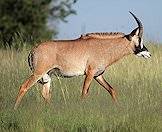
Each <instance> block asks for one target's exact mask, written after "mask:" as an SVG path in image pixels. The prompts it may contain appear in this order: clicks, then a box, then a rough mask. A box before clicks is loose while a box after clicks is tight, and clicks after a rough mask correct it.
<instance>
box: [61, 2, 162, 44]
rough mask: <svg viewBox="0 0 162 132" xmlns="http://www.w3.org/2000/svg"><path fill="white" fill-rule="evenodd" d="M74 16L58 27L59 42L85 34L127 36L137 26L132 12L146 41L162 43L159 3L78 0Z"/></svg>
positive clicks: (161, 13)
mask: <svg viewBox="0 0 162 132" xmlns="http://www.w3.org/2000/svg"><path fill="white" fill-rule="evenodd" d="M73 7H74V9H75V10H76V11H77V15H71V16H69V17H68V18H67V19H66V20H68V23H60V24H59V35H58V38H59V39H73V38H77V37H78V36H80V34H82V33H86V32H115V31H119V32H124V33H126V34H127V33H129V32H131V30H133V29H134V28H136V26H137V24H136V22H135V20H134V19H133V17H132V16H131V15H130V14H129V13H128V12H129V11H132V12H133V13H134V14H135V15H136V16H137V17H138V18H139V19H140V20H141V21H142V23H143V26H144V34H145V39H147V40H148V39H149V40H153V41H156V42H162V28H161V27H162V0H78V1H77V3H76V4H75V5H74V6H73Z"/></svg>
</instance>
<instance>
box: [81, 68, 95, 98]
mask: <svg viewBox="0 0 162 132" xmlns="http://www.w3.org/2000/svg"><path fill="white" fill-rule="evenodd" d="M93 77H94V70H92V69H91V68H88V70H87V73H86V77H85V80H84V84H83V89H82V98H84V97H86V96H87V95H88V91H89V87H90V84H91V82H92V80H93Z"/></svg>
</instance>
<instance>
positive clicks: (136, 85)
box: [0, 45, 162, 132]
mask: <svg viewBox="0 0 162 132" xmlns="http://www.w3.org/2000/svg"><path fill="white" fill-rule="evenodd" d="M161 49H162V46H161V45H152V46H149V51H150V52H151V53H152V57H151V58H150V59H147V60H145V59H143V58H139V57H135V56H134V55H132V56H131V55H130V56H129V57H126V58H124V59H122V60H121V61H119V62H117V63H116V64H115V65H112V66H111V67H109V69H108V70H107V73H105V74H104V76H105V78H106V80H107V81H108V82H109V83H110V84H112V86H114V87H115V88H116V90H117V93H118V94H117V97H118V104H117V105H115V104H114V103H113V102H112V99H111V97H110V95H109V93H108V92H107V91H106V90H105V89H103V88H102V87H101V86H100V85H98V84H97V83H96V82H95V81H93V82H92V85H91V87H90V91H89V92H90V95H89V96H88V97H87V98H86V99H85V100H81V99H80V95H81V87H82V83H83V78H84V77H74V78H64V79H61V78H60V80H58V79H57V78H56V77H55V76H53V78H52V86H51V90H52V99H51V103H50V104H46V103H45V102H44V100H43V98H42V97H41V90H42V86H41V85H38V84H36V85H35V86H33V87H32V88H31V89H30V90H29V91H28V92H27V94H26V95H25V96H24V97H23V100H22V102H21V104H20V107H19V108H18V110H16V111H14V110H13V107H14V103H15V98H16V96H17V94H18V90H19V86H20V85H21V84H22V83H23V81H24V80H25V79H26V78H28V76H29V75H30V74H31V71H30V70H29V67H28V65H27V55H28V51H27V49H23V50H21V51H20V52H17V51H15V50H14V49H13V50H2V49H1V50H0V60H1V63H0V77H1V79H0V131H1V132H6V131H15V132H23V131H26V132H40V131H44V132H52V131H54V132H64V131H67V132H162V125H161V124H162V98H161V95H162V81H161V79H162V57H161V56H162V50H161Z"/></svg>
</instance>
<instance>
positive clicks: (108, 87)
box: [95, 75, 117, 102]
mask: <svg viewBox="0 0 162 132" xmlns="http://www.w3.org/2000/svg"><path fill="white" fill-rule="evenodd" d="M95 80H96V81H97V82H98V83H99V84H100V85H101V86H102V87H104V88H105V89H106V90H107V91H108V92H109V93H110V95H111V97H112V99H113V100H114V102H117V99H116V92H115V90H114V89H113V88H112V87H111V85H110V84H109V83H108V82H106V80H105V79H104V77H103V76H102V75H100V76H97V77H95Z"/></svg>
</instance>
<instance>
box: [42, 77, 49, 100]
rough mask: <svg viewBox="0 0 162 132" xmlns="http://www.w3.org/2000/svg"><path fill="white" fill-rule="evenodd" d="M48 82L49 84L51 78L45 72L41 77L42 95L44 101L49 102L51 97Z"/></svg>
mask: <svg viewBox="0 0 162 132" xmlns="http://www.w3.org/2000/svg"><path fill="white" fill-rule="evenodd" d="M50 84H51V78H50V76H49V75H48V74H45V75H44V76H43V77H42V85H43V88H42V96H43V98H44V99H45V101H46V102H48V103H49V101H50V98H51V90H50Z"/></svg>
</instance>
